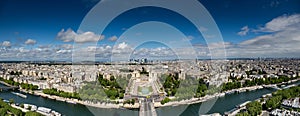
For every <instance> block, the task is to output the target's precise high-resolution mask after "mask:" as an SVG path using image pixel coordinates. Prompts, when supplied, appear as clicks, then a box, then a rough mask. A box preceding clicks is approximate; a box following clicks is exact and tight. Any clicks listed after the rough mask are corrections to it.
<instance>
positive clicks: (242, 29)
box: [237, 26, 249, 36]
mask: <svg viewBox="0 0 300 116" xmlns="http://www.w3.org/2000/svg"><path fill="white" fill-rule="evenodd" d="M248 32H249V27H248V26H244V27H242V28H241V31H240V32H238V33H237V34H238V35H240V36H245V35H247V34H248Z"/></svg>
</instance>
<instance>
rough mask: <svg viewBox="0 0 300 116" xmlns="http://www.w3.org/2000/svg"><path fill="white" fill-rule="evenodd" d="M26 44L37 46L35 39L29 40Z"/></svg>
mask: <svg viewBox="0 0 300 116" xmlns="http://www.w3.org/2000/svg"><path fill="white" fill-rule="evenodd" d="M25 44H26V45H34V44H36V40H33V39H27V40H26V41H25Z"/></svg>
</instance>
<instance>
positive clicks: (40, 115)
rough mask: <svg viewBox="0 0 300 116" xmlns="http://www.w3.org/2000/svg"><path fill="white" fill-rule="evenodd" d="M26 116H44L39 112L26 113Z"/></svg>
mask: <svg viewBox="0 0 300 116" xmlns="http://www.w3.org/2000/svg"><path fill="white" fill-rule="evenodd" d="M25 116H43V115H42V114H40V113H37V112H33V111H28V112H26V113H25Z"/></svg>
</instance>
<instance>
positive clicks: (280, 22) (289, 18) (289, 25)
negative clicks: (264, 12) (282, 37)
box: [258, 14, 300, 32]
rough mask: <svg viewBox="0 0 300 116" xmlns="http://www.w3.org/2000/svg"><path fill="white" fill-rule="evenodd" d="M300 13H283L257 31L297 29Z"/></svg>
mask: <svg viewBox="0 0 300 116" xmlns="http://www.w3.org/2000/svg"><path fill="white" fill-rule="evenodd" d="M299 23H300V14H295V15H283V16H280V17H277V18H274V19H273V20H271V21H270V22H268V23H267V24H266V25H265V26H264V27H262V28H260V29H259V30H258V31H261V32H278V31H285V30H286V31H288V30H295V29H299V25H298V24H299Z"/></svg>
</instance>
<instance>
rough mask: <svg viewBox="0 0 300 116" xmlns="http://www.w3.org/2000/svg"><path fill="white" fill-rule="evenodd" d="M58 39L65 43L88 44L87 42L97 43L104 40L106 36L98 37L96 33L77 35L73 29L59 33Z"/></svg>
mask: <svg viewBox="0 0 300 116" xmlns="http://www.w3.org/2000/svg"><path fill="white" fill-rule="evenodd" d="M56 39H58V40H61V41H63V42H72V41H74V42H76V43H87V42H97V41H99V40H103V39H104V35H98V34H95V33H94V32H90V31H88V32H82V33H76V32H74V31H73V30H72V29H68V30H66V31H65V30H64V29H62V30H61V31H60V32H58V34H57V36H56Z"/></svg>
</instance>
